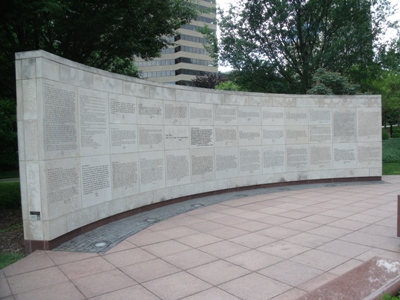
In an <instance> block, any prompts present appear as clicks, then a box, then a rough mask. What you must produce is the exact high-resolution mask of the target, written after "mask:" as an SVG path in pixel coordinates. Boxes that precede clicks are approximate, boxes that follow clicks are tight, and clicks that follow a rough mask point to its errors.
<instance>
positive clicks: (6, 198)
mask: <svg viewBox="0 0 400 300" xmlns="http://www.w3.org/2000/svg"><path fill="white" fill-rule="evenodd" d="M19 207H21V191H20V187H19V182H18V181H4V182H0V209H4V208H7V209H13V208H19Z"/></svg>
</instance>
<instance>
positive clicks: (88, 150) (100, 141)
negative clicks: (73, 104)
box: [79, 89, 110, 155]
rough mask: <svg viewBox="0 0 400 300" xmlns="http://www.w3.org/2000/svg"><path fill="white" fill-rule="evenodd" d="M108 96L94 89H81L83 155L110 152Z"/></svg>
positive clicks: (80, 112)
mask: <svg viewBox="0 0 400 300" xmlns="http://www.w3.org/2000/svg"><path fill="white" fill-rule="evenodd" d="M108 113H109V111H108V96H107V94H105V93H102V92H97V91H92V90H84V89H80V90H79V114H80V116H79V117H80V146H81V155H95V154H106V153H108V152H109V149H110V147H109V124H108Z"/></svg>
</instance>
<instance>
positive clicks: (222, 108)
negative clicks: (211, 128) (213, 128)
mask: <svg viewBox="0 0 400 300" xmlns="http://www.w3.org/2000/svg"><path fill="white" fill-rule="evenodd" d="M214 125H237V110H236V106H233V105H232V106H229V105H214Z"/></svg>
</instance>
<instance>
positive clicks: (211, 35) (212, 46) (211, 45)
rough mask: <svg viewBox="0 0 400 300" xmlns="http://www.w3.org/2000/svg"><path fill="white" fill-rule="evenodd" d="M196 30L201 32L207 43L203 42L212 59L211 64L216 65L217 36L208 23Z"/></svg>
mask: <svg viewBox="0 0 400 300" xmlns="http://www.w3.org/2000/svg"><path fill="white" fill-rule="evenodd" d="M198 31H199V32H200V33H201V34H203V37H204V38H205V39H206V40H207V41H208V43H206V44H203V47H204V49H206V50H207V52H208V54H209V55H210V57H211V58H212V60H213V65H214V66H215V67H217V66H218V38H217V33H216V31H215V30H212V29H210V27H208V25H207V24H206V25H204V27H203V28H199V29H198Z"/></svg>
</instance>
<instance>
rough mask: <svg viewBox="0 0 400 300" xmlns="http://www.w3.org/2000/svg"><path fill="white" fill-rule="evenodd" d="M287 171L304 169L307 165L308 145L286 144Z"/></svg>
mask: <svg viewBox="0 0 400 300" xmlns="http://www.w3.org/2000/svg"><path fill="white" fill-rule="evenodd" d="M286 166H287V171H295V170H306V169H307V168H308V166H309V161H308V145H293V146H286Z"/></svg>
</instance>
